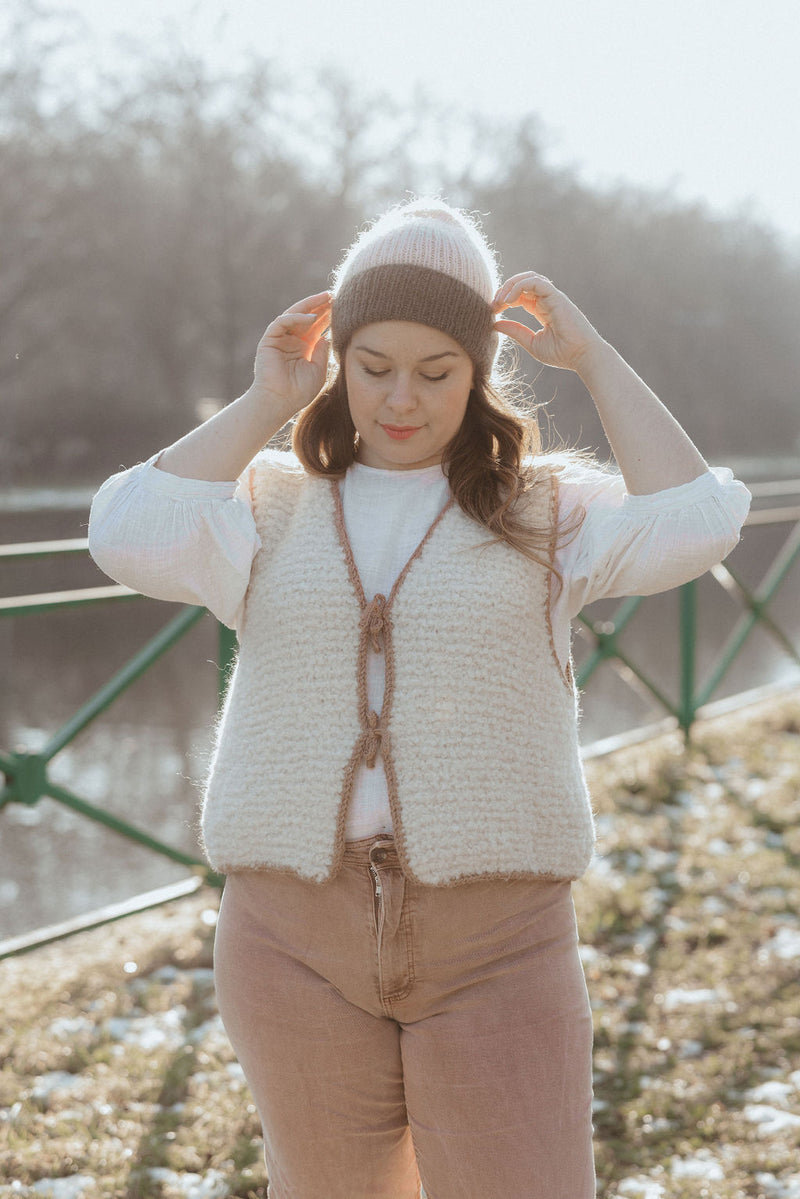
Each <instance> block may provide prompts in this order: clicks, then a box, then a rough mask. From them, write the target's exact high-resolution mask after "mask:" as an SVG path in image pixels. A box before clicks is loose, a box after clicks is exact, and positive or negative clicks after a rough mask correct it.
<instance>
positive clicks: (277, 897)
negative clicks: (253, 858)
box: [215, 836, 595, 1199]
mask: <svg viewBox="0 0 800 1199" xmlns="http://www.w3.org/2000/svg"><path fill="white" fill-rule="evenodd" d="M215 975H216V986H217V995H218V1000H219V1009H220V1014H221V1016H222V1020H223V1022H224V1025H225V1028H226V1030H227V1032H228V1035H229V1037H230V1040H231V1043H232V1045H233V1048H234V1050H235V1052H236V1054H237V1056H238V1058H239V1061H240V1063H241V1065H242V1068H243V1069H244V1072H245V1076H246V1078H247V1081H248V1083H249V1086H250V1089H251V1091H252V1093H253V1097H254V1100H255V1103H256V1105H257V1108H258V1112H259V1116H260V1118H261V1123H262V1127H263V1133H264V1147H265V1157H266V1164H267V1171H268V1175H269V1190H268V1194H269V1197H270V1199H418V1197H419V1195H420V1179H421V1181H422V1185H423V1186H424V1188H425V1190H424V1193H425V1195H426V1196H427V1199H594V1196H595V1180H594V1167H593V1158H592V1107H591V1105H592V1060H591V1059H592V1019H591V1010H590V1006H589V1000H588V995H587V992H586V984H585V981H584V976H583V970H582V967H581V962H580V959H579V956H578V948H577V931H576V922H575V912H574V908H573V904H572V895H571V888H570V884H569V882H567V881H564V882H559V881H549V880H545V879H532V880H512V881H503V880H497V879H487V880H476V881H472V882H469V883H464V884H460V885H458V886H455V887H432V886H423V885H420V884H416V883H411V882H409V881H408V880H407V879H406V878H405V876H404V874H403V873H402V870H401V868H400V863H399V860H398V858H397V854H396V850H395V847H394V843H393V841H392V840H391V838H388V837H385V836H384V837H381V836H375V837H368V838H365V839H364V840H362V841H352V842H349V843H348V846H347V849H346V852H345V859H344V862H343V865H342V868H341V870H340V872H339V874H338V876H337V877H336V878H335V879H332V880H331V881H330V882H327V883H322V884H319V883H313V882H307V881H305V880H303V879H300V878H298V877H297V876H296V875H293V874H289V873H284V872H279V871H270V870H264V871H260V870H246V871H237V872H234V873H231V874H230V875H229V876H228V879H227V882H226V885H225V891H224V894H223V899H222V906H221V909H220V918H219V924H218V927H217V936H216V946H215Z"/></svg>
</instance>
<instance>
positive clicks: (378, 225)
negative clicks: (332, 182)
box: [333, 196, 500, 303]
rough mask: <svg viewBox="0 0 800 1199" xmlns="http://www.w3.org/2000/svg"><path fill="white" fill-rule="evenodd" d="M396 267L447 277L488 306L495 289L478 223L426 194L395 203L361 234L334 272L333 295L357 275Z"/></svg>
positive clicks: (493, 263)
mask: <svg viewBox="0 0 800 1199" xmlns="http://www.w3.org/2000/svg"><path fill="white" fill-rule="evenodd" d="M400 264H402V265H414V266H419V265H424V266H427V267H430V268H431V269H432V270H437V271H441V272H442V273H443V274H445V275H450V276H451V277H452V278H453V279H458V280H459V281H460V282H461V283H464V284H466V286H467V287H470V288H472V290H473V291H475V292H477V294H478V295H479V296H482V298H483V299H484V300H486V302H487V303H491V301H492V300H493V299H494V295H495V292H496V291H497V289H498V287H499V286H500V273H499V266H498V262H497V258H496V256H495V254H494V252H493V250H492V248H491V246H490V245H489V243H488V242H487V240H486V238H485V237H484V235H483V232H482V230H481V229H480V226H479V225H478V223H477V221H475V220H474V219H473V218H471V217H470V216H469V215H468V214H467V213H466V212H464V211H463V210H462V209H458V208H454V207H452V206H451V205H449V204H447V203H446V202H445V201H444V200H439V199H438V198H435V197H431V196H427V197H422V198H421V199H418V200H412V201H409V202H407V203H405V204H401V205H395V206H394V207H393V208H390V209H388V210H387V211H386V212H385V213H383V215H382V216H380V217H378V218H377V219H376V220H375V221H374V222H373V223H372V224H371V225H370V226H369V227H368V228H367V229H364V230H362V232H361V233H360V234H359V235H358V237H357V238H356V240H355V241H354V242H353V244H352V245H351V246H350V248H349V250H348V251H347V253H346V255H345V257H344V258H343V260H342V262H341V263H340V265H339V266H338V267H337V268H336V271H335V272H334V284H333V291H334V292H336V291H338V290H339V289H340V288H341V287H342V285H343V283H344V282H345V280H347V279H349V278H352V277H354V276H355V275H358V274H361V272H362V271H367V270H370V269H371V268H372V267H376V266H393V265H400Z"/></svg>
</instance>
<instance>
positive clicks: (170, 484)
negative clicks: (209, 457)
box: [140, 450, 239, 500]
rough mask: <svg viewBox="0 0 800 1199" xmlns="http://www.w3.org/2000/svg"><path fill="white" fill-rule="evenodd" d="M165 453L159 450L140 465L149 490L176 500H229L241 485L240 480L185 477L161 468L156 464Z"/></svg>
mask: <svg viewBox="0 0 800 1199" xmlns="http://www.w3.org/2000/svg"><path fill="white" fill-rule="evenodd" d="M163 453H164V451H163V450H159V451H158V452H157V453H155V454H153V456H152V457H151V458H148V459H147V461H146V462H143V463H142V465H141V467H140V469H141V484H142V486H143V487H144V488H145V489H146V490H147V491H155V492H159V493H160V494H161V495H170V496H172V498H173V499H176V500H183V499H187V500H188V499H192V500H229V499H232V498H233V496H234V493H235V492H236V489H237V487H238V485H239V484H238V480H234V481H233V482H227V481H225V482H210V481H209V480H208V479H184V478H182V477H181V476H180V475H171V474H170V473H169V471H166V470H161V469H160V468H159V467H157V466H156V462H157V461H158V459H159V458H160V457H161V455H162V454H163Z"/></svg>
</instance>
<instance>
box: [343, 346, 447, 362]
mask: <svg viewBox="0 0 800 1199" xmlns="http://www.w3.org/2000/svg"><path fill="white" fill-rule="evenodd" d="M355 348H356V349H357V350H365V351H366V352H367V353H368V354H374V356H375V357H376V358H388V357H389V355H388V354H382V353H381V352H380V350H371V349H370V348H369V346H356V347H355ZM458 357H459V355H458V354H456V352H455V350H445V351H444V353H443V354H429V355H428V357H427V358H420V362H435V361H436V359H437V358H458Z"/></svg>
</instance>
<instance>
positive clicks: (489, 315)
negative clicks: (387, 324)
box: [331, 196, 500, 376]
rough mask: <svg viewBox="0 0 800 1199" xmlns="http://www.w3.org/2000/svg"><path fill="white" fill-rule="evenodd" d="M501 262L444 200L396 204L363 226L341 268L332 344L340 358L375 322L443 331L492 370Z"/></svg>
mask: <svg viewBox="0 0 800 1199" xmlns="http://www.w3.org/2000/svg"><path fill="white" fill-rule="evenodd" d="M499 286H500V278H499V271H498V264H497V260H496V258H495V255H494V252H493V250H492V249H491V247H490V246H489V244H488V242H487V241H486V238H485V237H484V234H483V232H482V230H481V229H480V226H479V225H478V224H477V222H476V221H475V220H474V219H473V218H472V217H471V216H469V215H468V214H467V213H465V212H464V211H462V210H461V209H458V208H452V207H451V206H450V205H449V204H447V203H446V202H445V201H444V200H440V199H438V198H434V197H428V196H426V197H422V198H420V199H417V200H411V201H408V202H407V203H405V204H398V205H395V206H393V207H392V208H390V209H389V210H388V211H387V212H385V213H384V214H383V215H382V216H380V217H378V218H376V220H375V221H374V222H373V224H372V225H371V226H369V227H368V228H367V229H365V230H364V231H362V232H361V233H360V234H359V236H358V237H357V238H356V240H355V241H354V242H353V244H352V245H351V246H350V248H349V249H348V250H347V252H346V253H345V256H344V258H343V259H342V261H341V263H340V265H339V266H338V267H337V269H336V271H335V272H334V283H333V286H332V288H331V291H332V293H333V307H332V313H331V344H332V347H333V351H334V353H335V354H336V356H337V358H338V359H339V361H340V362H341V361H342V357H343V355H344V351H345V349H346V348H347V344H348V342H349V341H350V338H351V337H352V336H353V334H354V333H355V331H356V330H357V329H360V328H361V327H362V326H363V325H371V324H372V323H373V322H374V321H416V322H418V323H420V324H423V325H430V326H432V327H433V328H434V329H441V330H442V332H443V333H447V334H449V335H450V337H452V338H454V340H455V341H457V342H458V343H459V344H460V345H461V346H462V347H463V349H465V350H466V351H467V353H468V354H469V355H470V357H471V358H472V360H473V361H474V362H475V363H478V364H480V365H481V366H482V367H483V368H484V369H485V371H486V374H487V376H488V375H490V374H491V370H492V366H493V363H494V360H495V358H496V356H497V351H498V349H499V342H500V339H499V336H498V334H497V333H495V332H494V313H493V312H492V310H491V303H492V300H493V299H494V295H495V292H496V291H497V288H498V287H499Z"/></svg>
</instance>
